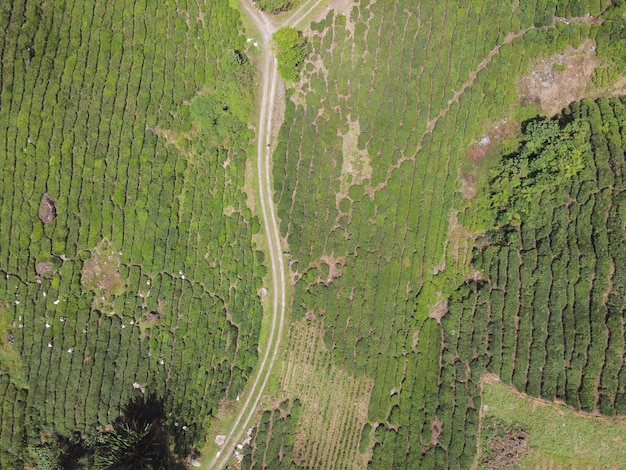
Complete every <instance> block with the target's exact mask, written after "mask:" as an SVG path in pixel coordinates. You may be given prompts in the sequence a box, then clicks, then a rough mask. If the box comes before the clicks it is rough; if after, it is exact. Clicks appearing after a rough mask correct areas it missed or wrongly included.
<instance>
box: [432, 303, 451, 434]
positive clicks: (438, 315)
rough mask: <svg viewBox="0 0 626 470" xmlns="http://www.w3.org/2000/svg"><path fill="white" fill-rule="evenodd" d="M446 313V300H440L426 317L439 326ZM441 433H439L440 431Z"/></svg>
mask: <svg viewBox="0 0 626 470" xmlns="http://www.w3.org/2000/svg"><path fill="white" fill-rule="evenodd" d="M446 313H448V299H441V300H439V301H438V302H437V303H436V304H435V305H432V306H431V307H430V308H429V309H428V316H429V317H430V318H434V319H435V320H437V323H439V324H441V319H442V318H443V317H445V315H446ZM440 432H441V431H440Z"/></svg>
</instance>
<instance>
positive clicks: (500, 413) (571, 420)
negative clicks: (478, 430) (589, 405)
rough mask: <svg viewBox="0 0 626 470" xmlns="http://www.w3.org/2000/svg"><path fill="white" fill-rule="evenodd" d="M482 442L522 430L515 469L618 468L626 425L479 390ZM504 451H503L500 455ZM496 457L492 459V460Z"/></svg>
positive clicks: (488, 388) (500, 388)
mask: <svg viewBox="0 0 626 470" xmlns="http://www.w3.org/2000/svg"><path fill="white" fill-rule="evenodd" d="M483 404H484V405H485V407H484V417H483V431H482V436H483V438H489V437H490V436H491V435H492V434H493V433H492V432H491V431H492V430H493V429H494V428H495V429H496V432H497V431H498V430H501V429H509V428H511V427H513V428H517V429H523V430H525V431H526V432H527V434H528V444H527V447H526V449H525V451H524V453H523V455H522V458H521V460H520V463H519V468H522V469H531V468H538V467H543V468H545V467H547V466H548V465H549V463H550V462H551V463H552V465H551V466H552V467H558V466H562V467H563V468H620V467H621V466H623V464H624V455H626V421H624V418H619V419H606V418H599V417H597V416H582V415H580V414H577V413H574V412H573V411H572V410H571V409H570V408H568V407H566V406H563V405H556V404H551V403H548V402H540V401H538V400H533V399H529V398H527V397H524V396H520V394H519V393H517V392H516V391H515V390H512V389H511V388H510V387H507V386H506V385H504V384H502V383H488V384H485V385H484V388H483ZM502 450H504V449H502ZM493 457H495V456H493Z"/></svg>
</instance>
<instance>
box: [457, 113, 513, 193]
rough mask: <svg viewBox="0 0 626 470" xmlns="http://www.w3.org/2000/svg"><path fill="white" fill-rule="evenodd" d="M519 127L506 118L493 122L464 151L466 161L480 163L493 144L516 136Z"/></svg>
mask: <svg viewBox="0 0 626 470" xmlns="http://www.w3.org/2000/svg"><path fill="white" fill-rule="evenodd" d="M519 127H520V126H519V122H517V121H509V120H508V119H506V118H505V119H501V120H499V121H497V122H495V123H494V124H492V125H491V127H490V128H489V130H488V131H487V132H485V133H484V134H483V135H482V136H481V137H480V139H478V141H477V142H474V143H473V144H472V145H470V146H469V147H468V148H467V150H466V151H465V155H466V156H467V159H468V160H469V161H470V163H479V162H481V161H482V160H483V159H484V158H485V157H486V156H487V155H489V153H490V152H491V151H492V149H493V148H494V144H496V143H497V142H498V141H500V140H503V139H507V138H510V137H512V136H514V135H515V134H517V133H518V132H519ZM470 199H471V198H470Z"/></svg>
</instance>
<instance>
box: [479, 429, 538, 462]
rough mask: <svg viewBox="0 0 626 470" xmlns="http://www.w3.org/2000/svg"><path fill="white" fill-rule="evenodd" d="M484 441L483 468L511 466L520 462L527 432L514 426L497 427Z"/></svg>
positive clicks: (525, 445) (526, 444)
mask: <svg viewBox="0 0 626 470" xmlns="http://www.w3.org/2000/svg"><path fill="white" fill-rule="evenodd" d="M494 432H495V433H496V434H495V435H494V436H492V437H490V438H488V439H487V440H486V441H485V449H484V450H485V451H486V455H485V457H484V458H483V465H484V468H485V470H499V469H504V468H513V467H515V466H516V465H518V464H519V463H520V461H521V460H522V456H523V455H524V452H525V451H526V447H527V446H528V432H527V431H525V430H524V429H517V428H514V427H509V428H502V427H498V428H497V429H495V430H494Z"/></svg>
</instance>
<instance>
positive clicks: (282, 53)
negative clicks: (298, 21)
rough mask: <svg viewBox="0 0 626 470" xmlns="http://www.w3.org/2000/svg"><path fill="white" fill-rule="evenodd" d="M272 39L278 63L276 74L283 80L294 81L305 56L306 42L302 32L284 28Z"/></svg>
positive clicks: (288, 27) (287, 27)
mask: <svg viewBox="0 0 626 470" xmlns="http://www.w3.org/2000/svg"><path fill="white" fill-rule="evenodd" d="M272 39H273V40H274V53H275V54H276V60H277V61H278V73H279V74H280V76H281V77H283V78H284V79H285V80H289V81H293V80H296V79H297V78H298V75H299V73H300V68H301V67H302V64H303V62H304V59H305V57H306V55H307V51H306V40H305V38H304V36H303V35H302V32H301V31H298V30H297V29H296V28H292V27H290V26H284V27H282V28H280V29H279V30H277V31H276V32H275V33H274V34H273V35H272Z"/></svg>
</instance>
